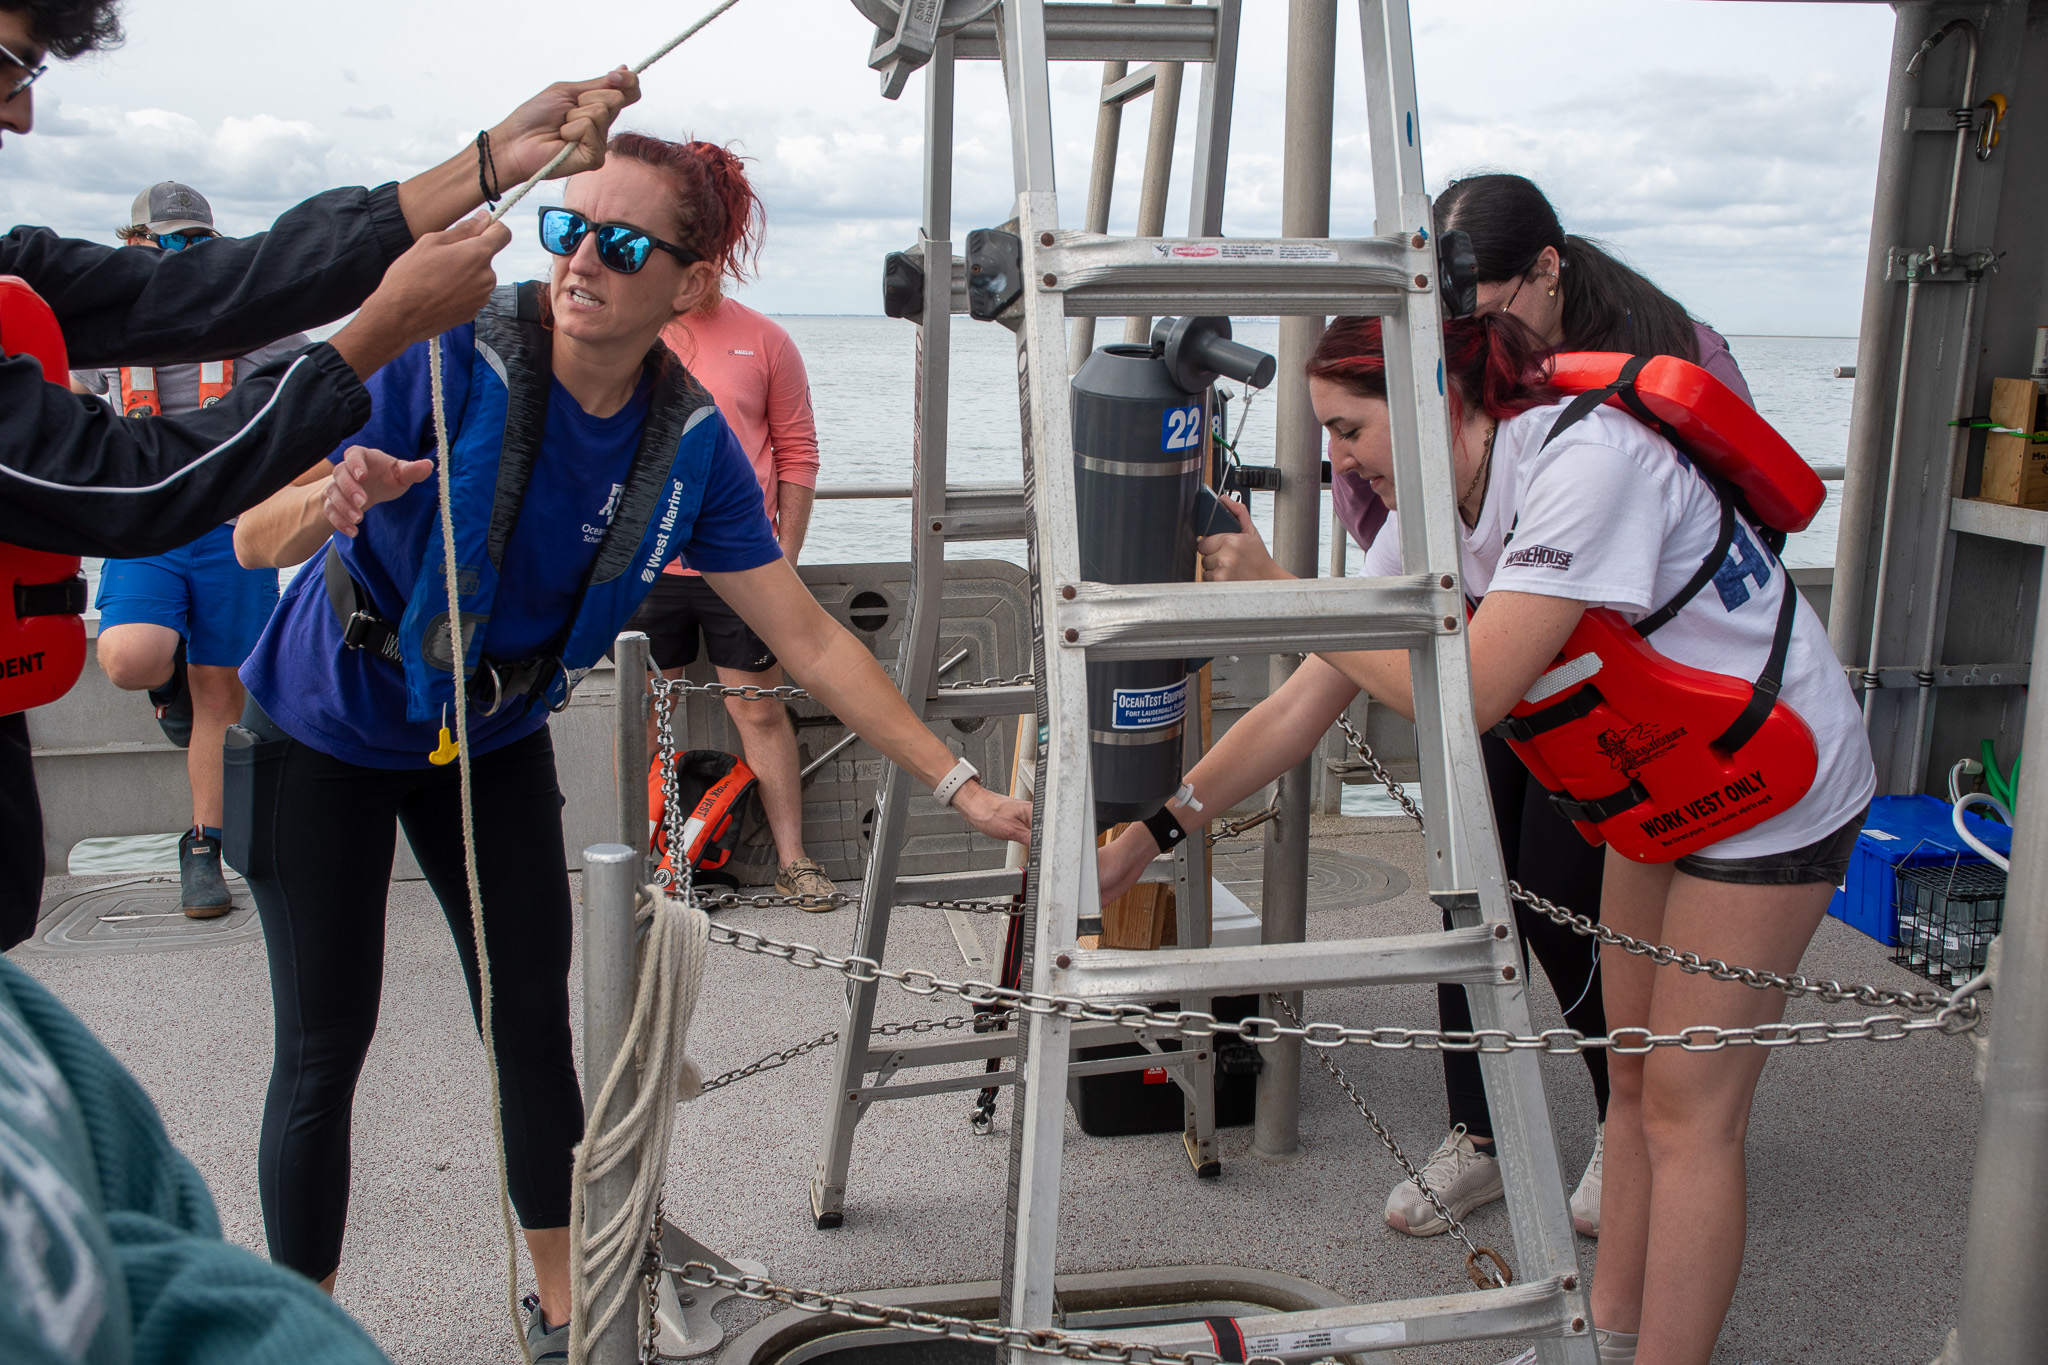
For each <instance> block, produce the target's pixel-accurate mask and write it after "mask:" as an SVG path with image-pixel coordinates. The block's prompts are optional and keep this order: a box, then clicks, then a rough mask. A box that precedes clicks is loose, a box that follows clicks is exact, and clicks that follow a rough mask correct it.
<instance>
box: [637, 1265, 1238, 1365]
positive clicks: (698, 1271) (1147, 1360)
mask: <svg viewBox="0 0 2048 1365" xmlns="http://www.w3.org/2000/svg"><path fill="white" fill-rule="evenodd" d="M657 1268H658V1269H660V1270H664V1271H666V1272H668V1273H669V1274H671V1275H674V1276H675V1277H676V1279H677V1281H678V1282H679V1283H681V1284H688V1285H695V1286H696V1287H697V1288H699V1289H714V1288H716V1289H726V1290H730V1291H731V1292H732V1293H735V1294H738V1295H739V1296H740V1297H741V1298H746V1299H756V1300H759V1301H760V1302H762V1303H779V1304H782V1305H783V1306H784V1307H786V1308H795V1309H798V1310H800V1311H802V1312H805V1313H819V1314H823V1315H826V1316H829V1317H838V1318H845V1319H846V1320H847V1321H849V1322H856V1323H859V1324H860V1325H862V1326H864V1327H894V1328H897V1329H900V1330H902V1331H907V1332H917V1333H921V1334H922V1335H925V1336H933V1337H949V1338H951V1339H952V1340H954V1341H966V1342H972V1343H974V1344H976V1345H980V1346H994V1347H997V1348H999V1349H1002V1350H1018V1351H1033V1352H1036V1353H1037V1354H1039V1355H1048V1356H1062V1357H1064V1358H1066V1359H1068V1360H1095V1361H1111V1362H1116V1365H1221V1361H1222V1358H1221V1357H1220V1356H1217V1355H1214V1354H1212V1353H1210V1352H1208V1351H1187V1352H1180V1351H1168V1350H1164V1349H1161V1348H1159V1347H1156V1346H1141V1345H1137V1344H1134V1343H1127V1342H1118V1341H1107V1340H1102V1339H1099V1338H1095V1337H1082V1336H1074V1335H1073V1334H1071V1333H1068V1332H1062V1331H1060V1330H1058V1329H1057V1328H1053V1327H1004V1326H1002V1325H1000V1324H997V1323H988V1322H976V1321H975V1320H974V1319H972V1318H962V1317H955V1316H953V1315H952V1314H950V1313H930V1312H926V1311H925V1310H924V1309H921V1308H905V1307H901V1306H898V1305H895V1304H884V1303H870V1302H868V1301H867V1300H865V1299H854V1298H848V1297H847V1296H845V1295H844V1294H828V1293H826V1292H825V1291H824V1290H822V1289H791V1288H789V1287H788V1286H787V1285H781V1284H777V1283H775V1281H773V1280H770V1279H767V1278H766V1277H764V1276H760V1275H727V1274H724V1273H723V1272H721V1271H719V1270H717V1269H715V1268H714V1267H712V1266H708V1265H706V1264H704V1262H702V1261H685V1262H683V1263H682V1264H681V1265H673V1264H670V1263H668V1262H666V1261H663V1262H661V1263H659V1265H658V1267H657ZM1251 1359H1252V1360H1253V1361H1256V1362H1261V1365H1278V1363H1277V1362H1275V1361H1273V1358H1272V1357H1270V1356H1253V1357H1252V1358H1251Z"/></svg>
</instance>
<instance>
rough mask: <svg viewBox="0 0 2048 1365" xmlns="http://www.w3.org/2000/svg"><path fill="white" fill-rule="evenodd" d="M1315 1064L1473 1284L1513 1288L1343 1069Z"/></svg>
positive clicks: (1509, 1275) (1325, 1059)
mask: <svg viewBox="0 0 2048 1365" xmlns="http://www.w3.org/2000/svg"><path fill="white" fill-rule="evenodd" d="M1273 1002H1274V1003H1275V1004H1277V1005H1278V1006H1280V1008H1281V1010H1283V1011H1284V1012H1285V1013H1286V1015H1287V1019H1288V1022H1289V1023H1291V1024H1293V1025H1294V1026H1295V1027H1297V1028H1299V1027H1301V1015H1300V1014H1299V1013H1298V1012H1296V1010H1295V1008H1294V1006H1293V1005H1291V1004H1289V1003H1288V1001H1287V997H1286V996H1284V995H1276V996H1274V997H1273ZM1316 1060H1317V1061H1319V1062H1321V1063H1322V1064H1323V1070H1325V1071H1327V1072H1329V1073H1330V1079H1331V1080H1333V1081H1335V1082H1336V1083H1337V1088H1338V1089H1339V1090H1342V1091H1343V1092H1344V1093H1345V1095H1346V1096H1348V1097H1349V1098H1350V1100H1351V1105H1352V1107H1353V1108H1354V1109H1356V1110H1358V1113H1359V1116H1360V1117H1361V1118H1363V1119H1364V1120H1365V1121H1366V1123H1367V1124H1369V1125H1371V1127H1372V1131H1373V1134H1374V1136H1376V1137H1378V1138H1379V1140H1380V1145H1381V1146H1382V1147H1385V1148H1386V1149H1387V1155H1389V1156H1391V1157H1393V1158H1394V1162H1395V1164H1396V1165H1398V1166H1400V1168H1401V1169H1402V1170H1403V1171H1405V1172H1406V1173H1407V1175H1408V1178H1409V1179H1410V1180H1412V1181H1414V1182H1415V1188H1416V1189H1418V1190H1421V1191H1422V1197H1423V1198H1424V1199H1427V1200H1428V1201H1429V1206H1430V1207H1431V1208H1433V1209H1435V1210H1436V1213H1437V1217H1439V1218H1441V1219H1443V1220H1444V1223H1445V1225H1446V1226H1447V1227H1449V1228H1450V1231H1451V1236H1452V1237H1455V1238H1456V1239H1457V1241H1458V1245H1459V1246H1462V1247H1464V1248H1465V1273H1466V1274H1467V1275H1469V1276H1471V1277H1472V1283H1474V1284H1475V1285H1478V1286H1479V1287H1480V1288H1481V1289H1505V1288H1507V1287H1508V1286H1509V1285H1511V1284H1513V1283H1514V1282H1515V1272H1514V1271H1513V1270H1510V1269H1509V1268H1508V1265H1507V1262H1506V1261H1503V1260H1502V1259H1501V1256H1500V1253H1499V1252H1497V1251H1495V1250H1494V1249H1493V1248H1492V1247H1478V1246H1474V1245H1473V1244H1472V1239H1471V1237H1470V1236H1468V1235H1467V1234H1466V1232H1465V1225H1464V1223H1462V1222H1460V1221H1459V1219H1458V1215H1457V1214H1455V1213H1452V1212H1451V1210H1450V1206H1449V1205H1448V1204H1446V1203H1444V1201H1443V1200H1442V1199H1440V1198H1438V1197H1437V1192H1436V1191H1435V1190H1433V1189H1431V1188H1430V1187H1429V1182H1428V1181H1427V1180H1424V1179H1423V1178H1422V1172H1421V1171H1418V1170H1416V1169H1415V1163H1414V1162H1412V1161H1410V1160H1409V1159H1408V1154H1407V1153H1406V1152H1404V1151H1402V1150H1401V1144H1400V1143H1398V1142H1396V1141H1394V1135H1393V1134H1392V1133H1390V1132H1388V1131H1387V1128H1386V1125H1385V1124H1383V1123H1381V1122H1380V1121H1379V1118H1378V1116H1377V1115H1375V1114H1374V1113H1373V1112H1372V1108H1371V1106H1369V1105H1367V1104H1366V1102H1365V1096H1363V1095H1361V1094H1359V1093H1358V1087H1357V1086H1355V1085H1353V1084H1352V1083H1351V1078H1350V1077H1349V1076H1346V1075H1345V1074H1344V1071H1343V1069H1342V1068H1341V1067H1339V1066H1338V1065H1337V1063H1336V1061H1335V1060H1334V1059H1332V1058H1331V1056H1330V1054H1329V1052H1328V1051H1327V1050H1321V1051H1318V1052H1317V1053H1316ZM1482 1256H1484V1257H1490V1258H1492V1261H1493V1266H1494V1267H1498V1268H1497V1269H1496V1268H1491V1267H1487V1266H1484V1265H1483V1264H1482V1262H1481V1257H1482Z"/></svg>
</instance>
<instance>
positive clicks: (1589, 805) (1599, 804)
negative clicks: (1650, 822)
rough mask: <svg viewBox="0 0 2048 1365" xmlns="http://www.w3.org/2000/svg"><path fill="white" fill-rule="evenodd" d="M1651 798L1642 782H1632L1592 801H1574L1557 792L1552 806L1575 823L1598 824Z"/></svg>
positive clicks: (1551, 802)
mask: <svg viewBox="0 0 2048 1365" xmlns="http://www.w3.org/2000/svg"><path fill="white" fill-rule="evenodd" d="M1649 799H1650V792H1649V789H1648V788H1646V787H1644V786H1643V784H1642V783H1640V782H1630V783H1629V784H1628V785H1627V786H1626V787H1623V788H1622V789H1621V790H1620V791H1618V792H1613V793H1611V794H1609V795H1607V796H1602V797H1598V798H1596V799H1594V800H1591V801H1574V800H1572V798H1570V797H1569V796H1561V795H1559V794H1558V793H1556V792H1552V793H1551V794H1550V808H1551V809H1552V810H1554V811H1556V812H1557V813H1558V814H1559V815H1562V816H1563V817H1564V818H1565V819H1567V820H1570V821H1572V822H1574V823H1585V824H1588V825H1597V824H1599V823H1600V822H1601V821H1602V820H1612V819H1613V818H1614V817H1615V816H1617V815H1621V814H1624V813H1625V812H1628V811H1632V810H1634V809H1635V808H1636V807H1637V806H1640V805H1642V804H1643V803H1644V802H1645V801H1648V800H1649Z"/></svg>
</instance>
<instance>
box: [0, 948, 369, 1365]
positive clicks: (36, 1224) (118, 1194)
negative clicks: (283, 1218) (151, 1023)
mask: <svg viewBox="0 0 2048 1365" xmlns="http://www.w3.org/2000/svg"><path fill="white" fill-rule="evenodd" d="M0 1359H4V1360H6V1361H8V1362H9V1365H80V1363H82V1365H131V1362H132V1363H133V1365H156V1363H157V1362H164V1363H165V1365H169V1363H170V1362H186V1361H191V1362H200V1361H204V1362H206V1365H242V1362H249V1363H250V1365H255V1363H256V1362H263V1363H264V1365H271V1363H272V1362H282V1361H289V1362H291V1365H383V1362H385V1356H384V1353H383V1352H382V1351H379V1350H378V1349H377V1346H376V1343H375V1342H373V1341H371V1340H370V1338H369V1335H368V1334H367V1333H365V1332H364V1331H363V1329H362V1328H361V1327H359V1326H357V1325H356V1323H355V1320H354V1319H352V1318H350V1317H349V1316H348V1314H346V1313H344V1312H343V1311H342V1310H341V1309H339V1308H337V1307H336V1306H335V1305H334V1302H333V1301H332V1300H331V1299H329V1298H328V1297H327V1296H326V1295H325V1294H323V1293H321V1292H320V1290H319V1287H318V1286H316V1285H315V1284H314V1283H313V1282H312V1281H311V1280H308V1279H306V1278H305V1277H303V1276H301V1275H299V1274H298V1273H296V1272H294V1271H290V1270H284V1269H281V1268H280V1267H277V1266H273V1265H272V1264H270V1262H268V1261H266V1260H264V1259H262V1258H261V1257H259V1256H256V1255H254V1254H252V1253H250V1252H248V1251H245V1250H243V1249H242V1248H241V1247H235V1246H229V1245H228V1244H227V1243H226V1242H224V1241H222V1240H221V1235H220V1219H219V1217H218V1216H217V1215H216V1214H215V1213H214V1208H213V1198H212V1196H211V1195H209V1194H208V1193H207V1191H206V1182H205V1181H203V1180H201V1179H200V1178H199V1172H198V1171H197V1170H195V1169H193V1166H192V1163H191V1162H190V1161H187V1160H186V1159H185V1157H184V1156H183V1155H182V1154H181V1153H180V1152H179V1151H178V1149H177V1148H175V1147H173V1146H172V1145H171V1140H170V1138H169V1136H168V1135H166V1134H165V1132H164V1125H163V1121H162V1120H161V1119H160V1118H158V1117H157V1112H156V1106H154V1105H153V1104H151V1103H150V1101H149V1096H147V1095H145V1094H144V1093H143V1091H142V1087H141V1086H140V1085H137V1084H136V1082H135V1078H134V1077H133V1076H130V1075H129V1074H128V1072H127V1071H126V1070H125V1069H123V1067H122V1066H121V1064H120V1063H119V1062H117V1061H115V1060H114V1058H113V1055H112V1054H111V1053H109V1052H108V1051H107V1049H106V1048H105V1047H103V1046H102V1045H101V1044H100V1042H99V1040H98V1039H96V1038H94V1037H93V1036H92V1034H91V1033H90V1032H89V1031H88V1030H87V1029H86V1027H85V1026H84V1025H83V1024H81V1023H80V1022H79V1021H78V1019H77V1018H76V1017H75V1016H74V1015H73V1014H72V1013H71V1012H70V1011H69V1010H67V1009H65V1008H64V1007H63V1006H62V1005H60V1004H58V1003H57V1001H56V999H55V997H53V996H52V995H51V994H50V993H49V992H48V991H46V990H44V989H43V988H42V987H41V986H40V985H38V984H37V983H36V982H35V980H34V979H32V978H31V977H30V976H29V975H28V973H27V972H25V971H23V970H22V969H21V968H20V967H18V966H16V965H15V964H14V963H12V962H10V961H8V960H7V959H5V958H0Z"/></svg>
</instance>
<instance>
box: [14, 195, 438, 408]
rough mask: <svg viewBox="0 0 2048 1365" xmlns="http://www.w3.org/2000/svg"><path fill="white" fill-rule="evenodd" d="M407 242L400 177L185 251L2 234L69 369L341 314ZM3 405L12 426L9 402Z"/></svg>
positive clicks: (192, 349) (178, 355)
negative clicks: (55, 328)
mask: <svg viewBox="0 0 2048 1365" xmlns="http://www.w3.org/2000/svg"><path fill="white" fill-rule="evenodd" d="M411 245H412V233H411V231H410V230H408V229H407V227H406V225H405V215H404V213H403V212H402V211H401V210H400V209H399V206H398V187H397V186H396V185H385V186H383V187H381V188H379V189H374V190H364V189H342V190H329V191H327V192H326V193H325V194H316V195H314V196H313V197H312V198H311V199H308V200H307V201H306V202H304V203H303V204H300V205H298V206H296V207H295V208H292V209H289V210H287V211H286V212H285V214H284V215H283V216H282V217H280V218H279V219H278V220H277V222H276V224H275V225H273V226H272V227H271V229H270V231H268V232H264V233H259V234H257V235H256V236H254V237H238V238H231V239H230V238H223V239H221V240H219V241H213V242H207V243H205V244H204V245H202V246H197V247H192V248H190V249H188V250H185V251H150V250H147V249H137V248H132V247H130V248H116V247H109V246H100V245H98V244H97V243H94V242H81V241H77V240H74V239H71V238H66V237H59V236H58V235H57V234H56V233H54V232H52V231H50V230H49V229H48V228H36V227H30V228H19V227H18V228H15V229H14V230H13V231H12V232H9V233H7V234H6V235H5V236H4V237H0V274H5V275H19V276H21V277H22V278H23V279H24V280H26V281H28V284H29V287H30V288H32V289H34V290H35V291H36V292H37V293H38V294H40V295H42V297H43V300H44V301H45V302H47V303H48V304H49V305H50V308H51V310H52V311H53V312H55V313H56V315H57V322H58V324H59V325H60V326H61V327H62V328H63V329H64V344H65V346H66V348H67V349H68V350H69V351H70V359H71V364H72V366H73V367H74V368H77V369H94V368H97V367H101V366H107V367H112V366H116V365H174V364H179V363H184V362H192V361H200V360H218V359H219V358H220V357H221V356H224V355H244V354H247V353H248V352H250V351H253V350H255V349H256V348H257V347H258V346H262V345H264V344H265V343H267V342H271V341H275V340H277V338H279V337H281V336H289V335H290V334H291V333H293V332H303V331H305V330H307V329H308V328H312V327H318V326H320V325H322V324H324V323H329V322H332V321H334V320H335V319H336V318H338V317H341V316H343V315H344V314H346V313H348V312H350V311H351V310H353V309H355V308H357V307H358V306H360V305H361V304H362V301H363V300H364V299H366V298H368V297H369V296H370V292H371V291H372V290H374V289H375V288H376V287H377V283H378V281H379V280H381V279H383V277H384V268H385V267H386V266H388V265H389V264H390V263H391V262H392V261H394V260H396V259H397V258H398V256H399V255H400V254H402V253H403V252H404V251H405V249H406V248H407V247H409V246H411ZM5 415H6V420H7V422H8V423H10V424H11V423H12V422H13V409H11V408H10V409H7V410H5Z"/></svg>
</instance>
